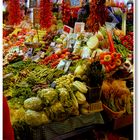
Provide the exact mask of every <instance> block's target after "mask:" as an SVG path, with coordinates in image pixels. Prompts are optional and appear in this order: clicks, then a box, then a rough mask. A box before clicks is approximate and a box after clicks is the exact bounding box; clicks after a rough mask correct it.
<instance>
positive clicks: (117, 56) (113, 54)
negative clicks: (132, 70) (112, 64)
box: [111, 52, 121, 59]
mask: <svg viewBox="0 0 140 140" xmlns="http://www.w3.org/2000/svg"><path fill="white" fill-rule="evenodd" d="M120 57H121V54H120V53H116V52H114V53H112V54H111V58H112V59H117V58H120Z"/></svg>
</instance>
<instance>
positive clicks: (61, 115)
mask: <svg viewBox="0 0 140 140" xmlns="http://www.w3.org/2000/svg"><path fill="white" fill-rule="evenodd" d="M99 2H100V1H99ZM102 3H103V2H102ZM63 4H65V3H63ZM63 6H66V5H63ZM93 6H95V7H94V9H92V10H94V12H95V11H96V10H97V7H98V3H97V1H96V2H95V1H94V2H93V1H92V5H91V7H93ZM63 8H64V9H63V13H62V14H63V20H64V21H65V22H66V23H68V19H69V17H65V16H66V15H67V14H68V15H69V14H70V13H65V14H64V12H69V9H67V11H65V10H66V9H65V7H63ZM98 10H99V9H98ZM99 11H100V12H101V13H102V12H105V7H104V6H102V7H101V9H100V10H99ZM92 14H93V13H91V15H90V16H89V20H88V21H87V22H88V24H87V25H88V26H89V29H90V31H93V32H84V33H83V32H82V33H70V34H66V33H64V32H63V31H61V30H59V31H58V30H57V28H58V26H59V25H55V26H52V27H50V29H48V30H44V29H38V30H35V29H20V28H15V29H14V31H13V32H12V33H10V34H9V35H8V36H5V37H4V40H3V46H4V67H3V89H4V95H5V96H6V97H7V99H8V104H9V107H10V111H11V118H12V119H11V120H12V124H13V125H15V124H16V123H17V124H18V122H20V123H21V122H23V123H26V124H27V125H29V126H31V127H36V126H40V125H43V124H47V123H52V122H54V121H64V120H65V119H67V118H69V117H72V116H78V115H87V114H89V113H91V112H94V111H95V110H91V108H92V107H91V104H92V103H95V102H97V101H99V100H101V101H102V102H103V104H105V105H106V106H107V107H109V108H110V109H111V110H113V111H114V112H118V111H121V110H123V111H125V113H128V114H131V113H132V110H131V109H132V102H133V99H132V94H131V92H130V90H129V88H127V86H126V83H125V82H124V80H123V79H120V80H119V81H117V80H116V79H113V78H114V77H113V76H112V75H111V74H110V73H111V72H114V73H115V74H117V72H116V71H119V70H121V71H122V70H124V69H123V68H124V67H125V65H126V66H127V63H126V62H129V64H130V67H129V68H127V67H125V70H126V71H127V74H132V73H133V67H132V65H133V61H132V56H131V57H130V55H132V52H133V47H132V46H133V43H132V41H131V40H133V38H132V36H133V35H132V33H128V34H127V35H126V36H124V35H123V34H122V33H119V34H118V36H117V35H116V34H117V33H116V32H115V33H113V34H112V33H111V32H108V31H107V28H106V27H105V26H104V27H100V28H99V27H98V25H99V23H96V22H101V25H103V24H104V20H103V21H100V20H101V19H103V18H102V17H100V18H99V21H96V18H98V17H95V18H94V20H95V21H94V22H93V23H91V19H90V18H91V17H93V15H92ZM105 14H106V13H104V16H106V15H105ZM99 15H100V14H99V13H98V15H97V16H99ZM94 16H95V15H94ZM61 22H62V21H58V24H61ZM45 24H47V23H42V26H47V25H45ZM96 25H97V26H96ZM61 26H62V25H61ZM62 27H63V26H62ZM98 29H100V30H98ZM95 32H96V33H95ZM126 40H127V43H126ZM128 42H129V45H132V46H131V47H128V46H127V45H128ZM125 74H126V72H125V71H124V75H125ZM117 76H118V77H119V75H118V74H117ZM117 76H116V77H117ZM124 77H125V76H124ZM119 78H120V77H119ZM119 78H118V79H119ZM110 79H112V80H111V81H110ZM117 84H118V85H120V86H118V85H117ZM20 113H21V114H22V117H20V115H19V114H20Z"/></svg>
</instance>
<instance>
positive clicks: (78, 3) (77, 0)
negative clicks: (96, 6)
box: [70, 0, 82, 7]
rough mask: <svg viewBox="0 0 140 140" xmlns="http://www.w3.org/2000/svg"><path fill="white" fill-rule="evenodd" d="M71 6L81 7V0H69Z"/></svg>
mask: <svg viewBox="0 0 140 140" xmlns="http://www.w3.org/2000/svg"><path fill="white" fill-rule="evenodd" d="M70 5H71V7H81V5H82V1H81V0H70Z"/></svg>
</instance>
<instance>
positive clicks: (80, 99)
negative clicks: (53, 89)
mask: <svg viewBox="0 0 140 140" xmlns="http://www.w3.org/2000/svg"><path fill="white" fill-rule="evenodd" d="M75 96H76V98H77V101H78V104H83V103H85V102H86V97H85V95H84V94H83V93H81V92H79V91H77V92H76V94H75Z"/></svg>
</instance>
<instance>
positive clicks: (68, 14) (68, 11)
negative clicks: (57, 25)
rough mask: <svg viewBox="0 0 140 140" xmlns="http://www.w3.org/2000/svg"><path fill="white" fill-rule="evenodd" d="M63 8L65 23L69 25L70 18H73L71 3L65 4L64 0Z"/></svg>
mask: <svg viewBox="0 0 140 140" xmlns="http://www.w3.org/2000/svg"><path fill="white" fill-rule="evenodd" d="M61 8H62V16H63V18H62V20H63V23H64V24H68V22H69V20H70V17H71V8H70V3H68V2H64V0H63V2H62V6H61Z"/></svg>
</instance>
